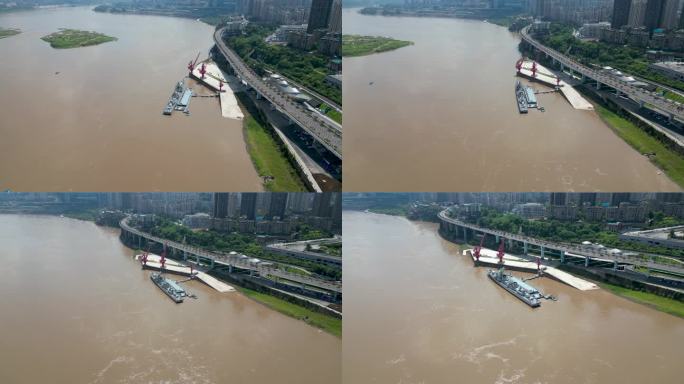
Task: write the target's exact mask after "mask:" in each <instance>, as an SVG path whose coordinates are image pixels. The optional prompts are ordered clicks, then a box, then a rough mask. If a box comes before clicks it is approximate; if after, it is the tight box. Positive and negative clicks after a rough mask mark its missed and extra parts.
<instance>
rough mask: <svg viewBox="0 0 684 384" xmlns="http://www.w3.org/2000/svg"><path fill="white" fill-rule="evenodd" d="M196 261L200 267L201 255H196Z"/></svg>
mask: <svg viewBox="0 0 684 384" xmlns="http://www.w3.org/2000/svg"><path fill="white" fill-rule="evenodd" d="M195 262H196V263H197V266H198V267H199V265H200V258H199V255H195Z"/></svg>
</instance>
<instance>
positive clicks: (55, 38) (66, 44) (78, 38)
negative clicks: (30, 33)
mask: <svg viewBox="0 0 684 384" xmlns="http://www.w3.org/2000/svg"><path fill="white" fill-rule="evenodd" d="M41 40H43V41H46V42H48V43H50V46H51V47H52V48H56V49H68V48H79V47H87V46H91V45H99V44H103V43H107V42H110V41H116V40H118V39H117V38H116V37H112V36H107V35H105V34H104V33H99V32H93V31H81V30H78V29H60V31H59V32H54V33H51V34H49V35H47V36H43V37H41Z"/></svg>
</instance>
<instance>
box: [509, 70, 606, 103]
mask: <svg viewBox="0 0 684 384" xmlns="http://www.w3.org/2000/svg"><path fill="white" fill-rule="evenodd" d="M532 63H533V62H532V61H530V60H524V61H523V63H522V68H520V72H519V74H520V75H522V76H523V77H526V78H528V79H531V80H534V81H538V82H540V83H542V84H546V85H548V86H550V87H556V75H555V74H554V73H553V72H552V71H550V70H549V69H548V68H546V67H544V66H542V65H540V64H539V63H537V74H536V76H535V77H532ZM558 87H559V88H560V92H561V93H563V96H565V98H566V99H567V100H568V102H570V105H572V107H573V108H575V109H582V110H586V111H593V110H594V106H593V105H591V103H590V102H588V101H587V100H586V99H585V98H584V97H582V95H580V93H579V92H577V90H575V88H573V87H572V86H571V85H570V84H568V83H566V82H565V81H563V80H561V81H560V84H558Z"/></svg>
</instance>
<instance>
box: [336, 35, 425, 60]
mask: <svg viewBox="0 0 684 384" xmlns="http://www.w3.org/2000/svg"><path fill="white" fill-rule="evenodd" d="M413 44H414V43H413V42H412V41H406V40H397V39H393V38H390V37H382V36H362V35H342V56H343V57H354V56H365V55H371V54H374V53H381V52H387V51H393V50H395V49H399V48H403V47H406V46H409V45H413Z"/></svg>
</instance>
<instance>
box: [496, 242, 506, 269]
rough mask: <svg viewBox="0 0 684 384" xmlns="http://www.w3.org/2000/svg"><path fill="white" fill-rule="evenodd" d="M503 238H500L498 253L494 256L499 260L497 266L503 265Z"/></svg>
mask: <svg viewBox="0 0 684 384" xmlns="http://www.w3.org/2000/svg"><path fill="white" fill-rule="evenodd" d="M504 240H505V239H504V238H503V237H502V238H501V244H499V252H497V253H496V256H497V257H498V258H499V264H503V262H504V261H503V257H504Z"/></svg>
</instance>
